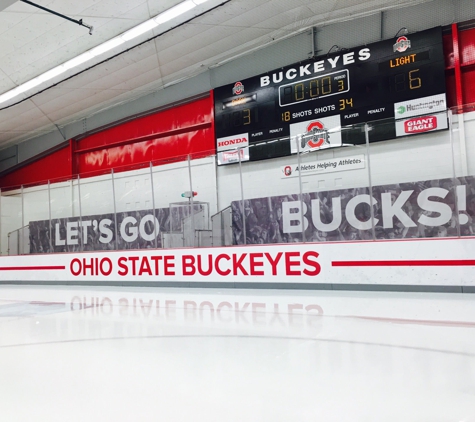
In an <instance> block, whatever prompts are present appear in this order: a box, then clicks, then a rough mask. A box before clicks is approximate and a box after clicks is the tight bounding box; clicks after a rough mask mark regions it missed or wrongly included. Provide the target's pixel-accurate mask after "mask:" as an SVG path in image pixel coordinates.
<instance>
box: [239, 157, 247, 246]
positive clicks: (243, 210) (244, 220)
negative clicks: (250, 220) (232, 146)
mask: <svg viewBox="0 0 475 422" xmlns="http://www.w3.org/2000/svg"><path fill="white" fill-rule="evenodd" d="M238 159H239V182H240V184H241V216H242V230H243V240H244V244H245V245H246V244H247V233H246V211H245V209H244V184H243V182H242V162H241V148H238Z"/></svg>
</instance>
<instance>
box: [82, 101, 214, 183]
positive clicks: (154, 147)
mask: <svg viewBox="0 0 475 422" xmlns="http://www.w3.org/2000/svg"><path fill="white" fill-rule="evenodd" d="M214 153H215V142H214V128H213V99H212V96H211V95H210V96H209V97H206V98H202V99H199V100H196V101H193V102H191V103H187V104H183V105H180V106H177V107H173V108H170V109H167V110H164V111H161V112H158V113H155V114H152V115H150V116H145V117H141V118H139V119H136V120H133V121H130V122H126V123H123V124H121V125H118V126H116V127H113V128H110V129H106V130H104V131H101V132H99V133H96V134H93V135H91V136H88V137H87V138H84V139H82V140H80V141H79V142H78V145H77V149H76V152H75V156H76V158H75V164H76V170H77V172H78V173H79V174H80V175H81V176H83V177H84V176H93V175H97V174H103V173H109V172H110V171H111V169H114V171H125V170H131V169H132V168H139V167H146V166H149V165H150V162H153V164H154V165H159V164H160V163H161V162H163V163H164V162H170V161H180V160H184V159H186V158H187V156H188V154H190V155H191V156H192V158H198V157H202V156H206V155H209V154H214Z"/></svg>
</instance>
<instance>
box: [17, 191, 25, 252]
mask: <svg viewBox="0 0 475 422" xmlns="http://www.w3.org/2000/svg"><path fill="white" fill-rule="evenodd" d="M23 194H24V191H23V185H21V228H20V230H18V236H19V239H18V245H19V248H18V255H23V248H24V245H23V239H24V237H23V230H25V197H24V195H23Z"/></svg>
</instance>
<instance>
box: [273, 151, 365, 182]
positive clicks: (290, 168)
mask: <svg viewBox="0 0 475 422" xmlns="http://www.w3.org/2000/svg"><path fill="white" fill-rule="evenodd" d="M364 168H365V156H364V155H353V156H351V157H344V158H333V159H331V160H318V161H315V162H311V163H305V164H301V165H300V166H298V165H297V164H293V165H290V164H287V165H285V166H281V167H280V178H281V179H287V178H289V177H298V176H299V173H300V175H301V176H306V175H307V174H315V173H332V172H335V171H345V170H357V169H364Z"/></svg>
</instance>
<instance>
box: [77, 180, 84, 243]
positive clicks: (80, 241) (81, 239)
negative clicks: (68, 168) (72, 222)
mask: <svg viewBox="0 0 475 422" xmlns="http://www.w3.org/2000/svg"><path fill="white" fill-rule="evenodd" d="M77 181H78V200H79V204H78V205H79V230H78V231H79V247H80V248H81V252H84V239H83V227H82V204H81V202H82V199H81V177H80V176H79V174H78V177H77Z"/></svg>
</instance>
